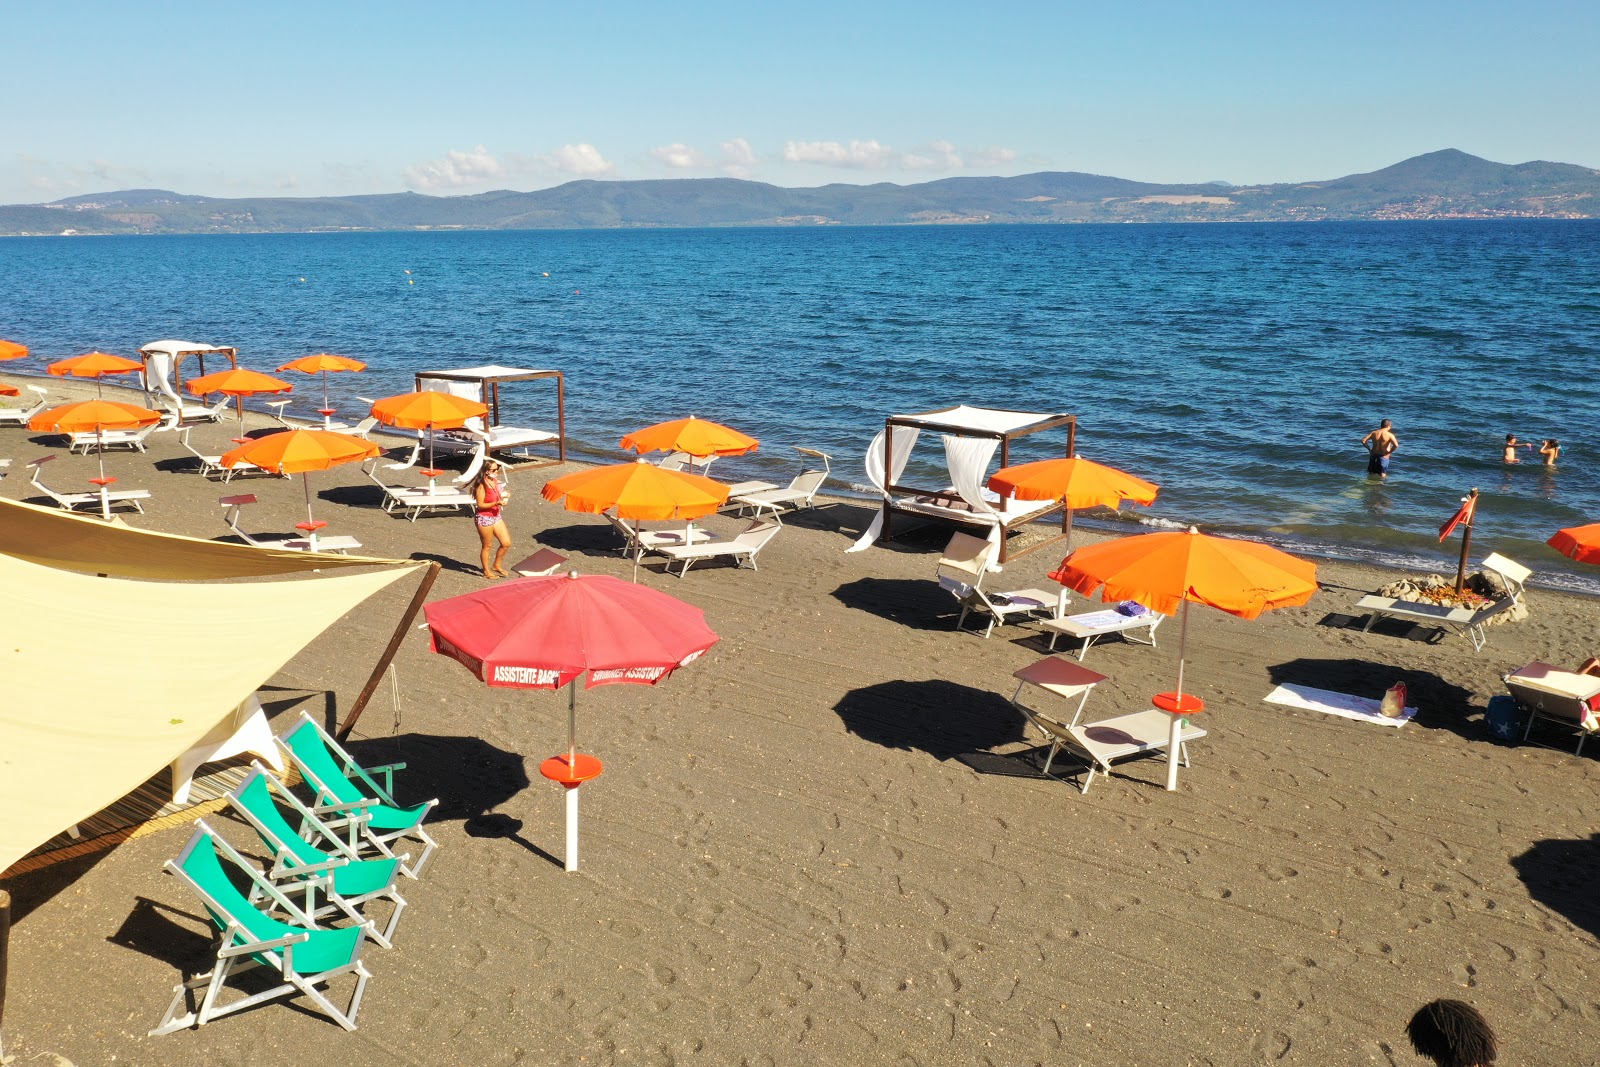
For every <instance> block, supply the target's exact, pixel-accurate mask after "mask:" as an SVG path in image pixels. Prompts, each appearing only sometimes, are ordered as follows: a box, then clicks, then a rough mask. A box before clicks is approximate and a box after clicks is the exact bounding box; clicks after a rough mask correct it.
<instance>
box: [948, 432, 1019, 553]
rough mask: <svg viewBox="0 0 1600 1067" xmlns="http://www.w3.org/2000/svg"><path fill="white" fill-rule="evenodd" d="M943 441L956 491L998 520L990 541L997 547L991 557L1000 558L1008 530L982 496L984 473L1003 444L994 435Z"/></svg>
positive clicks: (980, 511)
mask: <svg viewBox="0 0 1600 1067" xmlns="http://www.w3.org/2000/svg"><path fill="white" fill-rule="evenodd" d="M943 440H944V459H945V464H946V465H947V466H948V467H949V468H950V484H951V485H954V486H955V489H956V494H957V495H958V496H960V497H961V499H962V500H965V501H966V502H967V503H968V504H969V505H970V506H971V507H972V510H973V511H975V512H977V513H978V514H980V515H995V521H994V523H993V525H991V526H990V527H989V543H990V544H991V545H993V546H994V547H995V552H994V554H993V557H992V558H996V559H998V558H999V555H1000V552H999V549H1000V539H1001V538H1002V537H1004V536H1005V531H1004V530H1002V529H1001V527H1000V520H999V516H998V515H996V513H995V509H994V508H993V507H992V506H991V505H990V503H989V502H988V501H987V500H985V499H984V498H983V482H984V475H985V474H987V473H988V471H989V461H990V460H991V459H993V458H994V450H995V449H996V448H999V447H1000V441H999V439H998V438H994V437H962V436H960V435H959V434H953V433H947V434H944V435H943ZM989 569H990V570H992V571H998V570H999V569H1000V565H999V564H998V563H991V564H990V565H989Z"/></svg>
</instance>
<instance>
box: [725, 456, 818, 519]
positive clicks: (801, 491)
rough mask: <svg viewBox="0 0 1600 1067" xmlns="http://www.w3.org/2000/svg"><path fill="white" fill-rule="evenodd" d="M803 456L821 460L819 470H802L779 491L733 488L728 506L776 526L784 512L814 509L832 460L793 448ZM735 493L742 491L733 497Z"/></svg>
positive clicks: (730, 490) (729, 492) (729, 493)
mask: <svg viewBox="0 0 1600 1067" xmlns="http://www.w3.org/2000/svg"><path fill="white" fill-rule="evenodd" d="M795 451H796V452H799V453H800V454H801V455H802V456H815V457H816V458H818V459H820V460H822V468H821V469H820V470H816V469H809V470H808V469H802V470H801V471H800V473H799V474H797V475H795V476H794V477H793V478H791V479H789V484H788V486H787V487H786V488H782V489H754V490H752V489H745V488H744V487H743V486H734V487H733V488H732V489H729V491H728V502H729V503H730V504H736V505H738V507H739V510H740V511H743V510H744V509H745V508H749V509H750V510H751V511H752V512H753V513H754V514H755V516H756V517H757V518H761V517H763V516H765V517H767V518H772V519H775V520H777V521H778V522H782V521H783V512H784V511H785V510H786V509H787V510H793V511H803V510H805V509H806V508H813V507H816V506H817V503H816V502H817V490H819V489H821V488H822V483H824V482H826V481H827V480H828V475H829V474H830V473H831V472H832V470H833V466H832V457H831V456H829V455H828V454H827V453H826V452H818V451H817V450H816V449H814V448H796V449H795ZM734 489H739V490H742V491H741V492H738V493H735V492H734Z"/></svg>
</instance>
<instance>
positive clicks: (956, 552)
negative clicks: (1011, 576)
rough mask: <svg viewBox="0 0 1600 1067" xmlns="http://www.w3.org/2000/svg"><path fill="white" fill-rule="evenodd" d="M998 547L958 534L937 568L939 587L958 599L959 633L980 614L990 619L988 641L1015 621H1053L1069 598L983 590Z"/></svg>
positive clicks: (1038, 592) (1035, 591)
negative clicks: (996, 630)
mask: <svg viewBox="0 0 1600 1067" xmlns="http://www.w3.org/2000/svg"><path fill="white" fill-rule="evenodd" d="M994 553H995V546H994V544H993V543H992V542H990V541H987V540H985V539H984V538H982V537H973V536H972V535H971V534H965V533H955V534H951V535H950V542H949V543H948V544H947V545H945V548H944V555H942V556H940V557H939V563H938V566H936V567H935V568H934V572H933V573H934V577H935V578H937V579H938V581H939V586H940V587H941V588H942V589H944V590H946V591H947V592H949V594H950V595H951V596H953V597H955V598H956V602H957V603H959V604H960V605H961V615H960V616H959V617H958V618H957V619H956V629H957V630H960V629H964V628H965V624H966V621H967V615H968V614H969V613H971V612H974V611H981V612H984V613H986V614H987V615H988V616H989V625H988V626H986V627H985V628H984V631H983V636H984V637H985V638H987V637H988V636H989V635H990V634H991V633H993V632H994V628H995V627H996V626H1004V625H1005V624H1006V623H1007V622H1009V621H1010V620H1011V619H1012V618H1013V617H1015V618H1017V619H1018V620H1019V621H1020V620H1021V619H1040V618H1052V617H1054V616H1055V615H1057V614H1058V613H1059V611H1060V607H1061V604H1062V603H1063V601H1064V600H1065V598H1066V592H1065V590H1058V591H1056V592H1051V591H1050V590H1048V589H1016V590H1012V591H1011V592H1007V593H991V592H989V591H988V590H986V589H984V588H983V582H984V579H985V578H986V577H988V574H989V564H990V561H991V560H992V559H993V558H994Z"/></svg>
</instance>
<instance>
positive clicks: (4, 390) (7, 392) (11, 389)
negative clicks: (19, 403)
mask: <svg viewBox="0 0 1600 1067" xmlns="http://www.w3.org/2000/svg"><path fill="white" fill-rule="evenodd" d="M21 395H22V390H21V389H18V388H17V387H16V386H14V385H5V384H3V383H0V396H21Z"/></svg>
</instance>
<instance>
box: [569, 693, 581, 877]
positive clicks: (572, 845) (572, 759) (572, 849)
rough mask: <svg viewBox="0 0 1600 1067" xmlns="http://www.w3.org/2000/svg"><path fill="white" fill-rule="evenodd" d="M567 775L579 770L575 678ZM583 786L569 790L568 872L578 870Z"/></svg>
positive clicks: (571, 697) (570, 698)
mask: <svg viewBox="0 0 1600 1067" xmlns="http://www.w3.org/2000/svg"><path fill="white" fill-rule="evenodd" d="M567 689H568V692H567V773H568V774H576V773H577V770H578V679H577V678H573V679H572V681H570V682H568V683H567ZM580 788H582V787H581V786H576V785H574V786H570V787H568V789H567V791H566V792H567V861H566V868H567V870H568V871H575V870H577V869H578V790H579V789H580Z"/></svg>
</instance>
